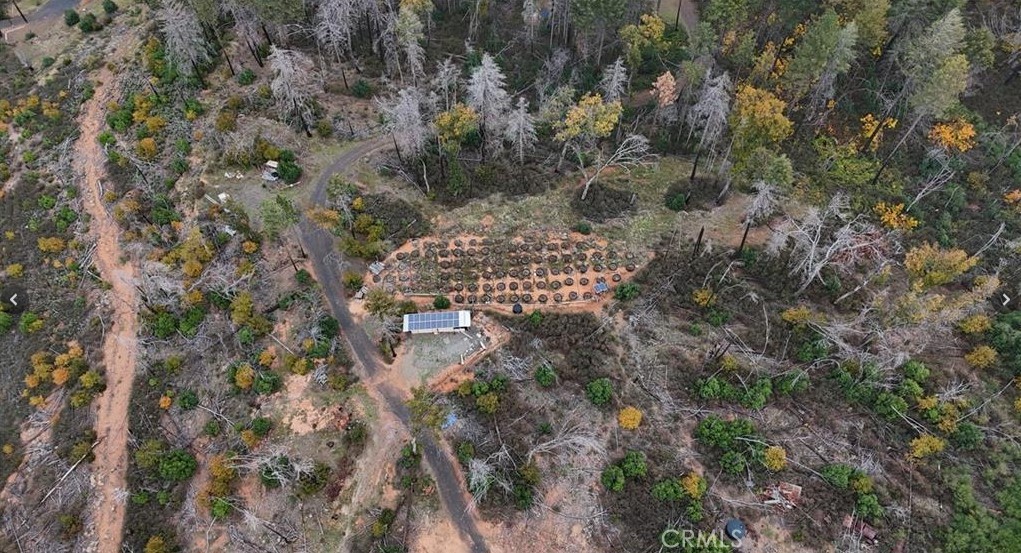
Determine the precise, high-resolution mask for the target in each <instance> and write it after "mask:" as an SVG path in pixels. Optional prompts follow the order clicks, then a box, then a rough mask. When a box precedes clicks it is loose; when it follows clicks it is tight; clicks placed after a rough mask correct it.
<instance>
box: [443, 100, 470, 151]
mask: <svg viewBox="0 0 1021 553" xmlns="http://www.w3.org/2000/svg"><path fill="white" fill-rule="evenodd" d="M433 124H434V125H435V126H436V138H437V139H439V141H440V145H441V146H443V148H444V149H445V150H447V151H448V152H451V153H456V152H457V151H458V150H460V149H461V144H462V143H463V142H464V141H465V139H467V138H468V137H469V136H471V134H472V133H474V132H476V131H477V130H478V128H479V114H478V113H477V112H476V111H475V110H474V109H472V108H471V107H469V106H466V105H464V104H462V103H460V102H458V103H456V104H454V105H453V106H451V108H450V109H448V110H447V111H444V112H441V113H440V114H439V115H437V116H436V120H435V121H433Z"/></svg>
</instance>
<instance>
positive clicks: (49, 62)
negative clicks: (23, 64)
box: [42, 56, 57, 67]
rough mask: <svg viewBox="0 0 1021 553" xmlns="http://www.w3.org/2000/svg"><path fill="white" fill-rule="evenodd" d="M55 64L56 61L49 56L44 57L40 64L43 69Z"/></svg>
mask: <svg viewBox="0 0 1021 553" xmlns="http://www.w3.org/2000/svg"><path fill="white" fill-rule="evenodd" d="M56 62H57V60H55V59H53V58H51V57H49V56H46V57H45V58H43V61H42V64H43V67H49V66H51V65H53V64H54V63H56Z"/></svg>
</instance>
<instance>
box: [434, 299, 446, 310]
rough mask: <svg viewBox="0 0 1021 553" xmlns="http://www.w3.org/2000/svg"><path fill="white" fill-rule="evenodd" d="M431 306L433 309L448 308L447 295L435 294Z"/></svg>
mask: <svg viewBox="0 0 1021 553" xmlns="http://www.w3.org/2000/svg"><path fill="white" fill-rule="evenodd" d="M433 308H435V309H449V308H450V298H448V297H447V296H436V297H435V298H433Z"/></svg>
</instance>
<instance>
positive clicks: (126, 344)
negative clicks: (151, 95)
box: [74, 37, 138, 553]
mask: <svg viewBox="0 0 1021 553" xmlns="http://www.w3.org/2000/svg"><path fill="white" fill-rule="evenodd" d="M133 46H134V41H133V40H132V39H130V38H128V37H124V38H122V39H121V41H120V45H119V46H118V47H117V49H116V52H115V53H114V54H113V55H112V56H110V57H109V58H108V59H114V60H116V59H120V58H121V57H122V56H123V54H124V53H125V52H126V51H127V50H128V49H129V48H131V47H133ZM97 78H98V80H99V83H98V84H97V86H96V91H95V95H94V96H93V97H92V99H91V100H89V101H88V102H87V103H86V104H85V107H84V111H83V114H82V118H81V134H80V135H79V137H78V141H77V142H76V143H75V163H74V169H75V176H76V177H77V178H79V179H80V180H79V183H80V188H81V191H82V197H83V201H84V204H85V210H86V211H88V213H89V216H90V222H89V231H90V232H91V234H92V235H93V236H94V237H95V239H96V253H95V256H94V261H95V266H96V269H97V270H98V271H99V274H100V276H101V277H102V278H103V280H104V281H106V282H108V283H109V284H110V286H111V288H110V290H109V291H108V292H107V293H106V298H107V300H108V302H109V307H110V308H111V309H112V311H113V314H112V321H113V324H112V326H111V327H110V328H108V329H107V330H106V335H105V338H104V340H103V363H104V365H105V368H106V391H105V392H103V393H102V394H101V395H100V396H99V398H98V399H97V400H96V402H95V403H96V433H97V434H98V437H99V440H100V442H99V445H98V446H96V449H95V451H94V453H95V455H96V460H95V461H93V463H92V466H93V468H94V474H93V480H94V482H93V484H94V486H95V487H96V488H97V492H98V493H97V494H96V495H95V498H94V501H93V504H92V505H91V511H92V516H91V520H92V525H91V527H90V528H89V534H90V537H91V538H92V540H93V545H92V546H90V548H89V551H95V552H97V553H119V552H120V550H121V538H122V534H123V531H124V515H125V512H126V507H127V506H126V505H125V503H124V502H123V501H121V500H118V498H117V496H118V491H120V490H124V489H126V487H127V485H126V482H125V477H126V474H127V469H128V408H129V406H130V401H131V387H132V383H133V382H134V379H135V363H136V355H137V349H138V338H137V334H138V316H137V314H138V293H137V291H136V289H135V280H136V276H137V272H136V270H135V266H134V264H133V263H131V262H130V261H128V262H123V263H122V262H121V258H122V256H123V255H124V254H123V252H122V250H121V245H120V241H119V237H120V228H119V227H118V226H117V223H116V222H115V221H114V220H113V217H112V216H111V215H110V213H108V212H107V210H106V206H104V204H103V191H102V180H101V179H102V177H103V176H105V174H106V173H105V170H104V163H105V161H106V154H105V153H104V152H103V149H102V147H101V146H100V144H99V142H98V141H97V140H96V137H97V136H98V135H99V133H100V132H102V130H103V127H104V125H105V118H104V110H105V106H106V105H107V104H108V103H109V102H110V101H112V100H115V99H116V98H117V91H118V86H117V77H116V76H115V75H114V74H113V72H111V71H110V69H109V68H108V67H107V65H104V66H103V69H102V70H101V71H100V72H99V75H98V76H97Z"/></svg>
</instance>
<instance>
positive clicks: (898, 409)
mask: <svg viewBox="0 0 1021 553" xmlns="http://www.w3.org/2000/svg"><path fill="white" fill-rule="evenodd" d="M875 407H876V413H878V414H879V416H881V417H883V418H884V419H886V420H888V421H897V420H899V419H900V416H901V415H902V414H904V413H907V410H908V402H906V401H904V398H902V397H900V396H898V395H896V394H893V393H890V392H880V394H879V396H878V397H877V398H876V405H875Z"/></svg>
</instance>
